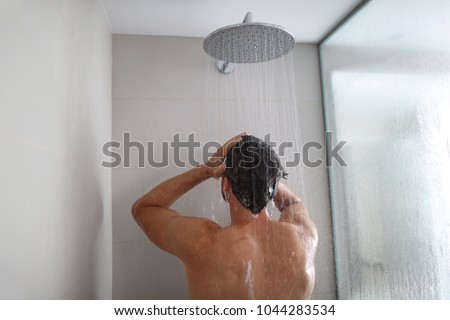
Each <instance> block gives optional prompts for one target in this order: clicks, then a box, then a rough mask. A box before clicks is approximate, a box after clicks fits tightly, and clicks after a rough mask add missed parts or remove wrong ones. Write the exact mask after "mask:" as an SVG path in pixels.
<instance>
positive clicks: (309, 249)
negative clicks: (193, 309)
mask: <svg viewBox="0 0 450 320" xmlns="http://www.w3.org/2000/svg"><path fill="white" fill-rule="evenodd" d="M211 239H212V241H211V242H209V243H204V244H203V245H202V246H201V247H200V248H199V252H198V253H199V254H198V255H196V256H193V257H192V258H191V259H188V261H185V262H184V264H185V268H186V274H187V278H188V282H189V288H190V295H191V298H193V299H308V298H309V297H310V295H311V292H312V288H313V285H314V252H315V242H316V239H315V238H314V235H313V234H311V232H310V231H307V230H305V229H304V228H302V227H300V226H296V225H293V224H289V223H286V222H278V221H274V220H271V219H270V218H269V217H268V216H267V215H264V216H258V218H256V219H255V221H254V222H250V223H248V224H247V225H245V226H239V227H236V226H229V227H226V228H218V229H217V231H215V232H214V233H212V237H211Z"/></svg>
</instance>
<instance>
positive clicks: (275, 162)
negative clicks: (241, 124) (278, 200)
mask: <svg viewBox="0 0 450 320" xmlns="http://www.w3.org/2000/svg"><path fill="white" fill-rule="evenodd" d="M225 176H226V177H227V178H228V180H229V181H230V184H231V190H232V191H233V194H234V196H235V197H236V198H237V199H238V200H239V202H240V203H241V204H242V206H243V207H244V208H246V209H248V210H250V211H251V212H252V213H253V214H258V213H260V212H261V210H263V209H264V208H265V207H266V206H267V203H268V202H269V201H270V200H272V199H273V198H274V196H275V194H276V192H277V190H278V182H279V180H280V178H284V179H286V178H287V173H286V172H285V171H284V168H283V166H282V165H281V161H280V158H279V157H278V155H277V154H276V153H275V151H274V150H273V149H272V147H271V146H270V145H269V144H267V143H266V142H264V141H263V140H261V139H259V138H257V137H254V136H251V135H247V136H242V140H241V141H240V142H239V143H238V144H237V145H236V146H234V147H233V148H232V149H231V150H230V151H229V152H228V154H227V157H226V170H225Z"/></svg>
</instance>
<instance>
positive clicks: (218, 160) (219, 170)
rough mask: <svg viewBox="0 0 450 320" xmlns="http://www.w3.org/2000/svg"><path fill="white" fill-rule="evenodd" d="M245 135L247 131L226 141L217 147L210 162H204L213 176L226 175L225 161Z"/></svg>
mask: <svg viewBox="0 0 450 320" xmlns="http://www.w3.org/2000/svg"><path fill="white" fill-rule="evenodd" d="M245 135H247V133H245V132H243V133H241V134H238V135H237V136H235V137H233V138H231V139H230V140H228V141H227V142H225V143H224V144H223V145H222V146H221V147H220V148H219V149H217V151H216V152H215V153H214V155H213V156H212V157H211V158H210V159H209V160H208V162H207V163H205V164H204V166H205V167H206V168H207V170H208V171H209V175H210V176H211V177H213V178H216V179H218V178H220V177H222V176H223V175H224V173H225V169H226V165H225V163H224V160H225V157H226V156H227V154H228V152H229V151H230V150H231V149H232V148H233V147H234V146H235V145H236V144H238V143H239V141H241V140H242V136H245Z"/></svg>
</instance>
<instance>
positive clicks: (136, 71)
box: [112, 35, 336, 299]
mask: <svg viewBox="0 0 450 320" xmlns="http://www.w3.org/2000/svg"><path fill="white" fill-rule="evenodd" d="M202 41H203V40H202V39H198V38H180V37H154V36H130V35H115V36H114V37H113V139H114V140H116V141H118V142H123V133H124V132H129V133H130V134H131V140H132V141H139V142H141V143H146V142H147V141H155V146H156V147H157V148H158V150H159V148H160V147H161V142H162V141H171V140H172V138H173V135H174V134H176V133H177V132H179V133H180V136H181V138H182V139H183V140H185V139H186V138H187V136H188V134H190V133H193V132H194V133H195V134H196V137H197V139H199V140H200V141H202V142H206V141H208V140H209V139H216V138H217V132H216V131H217V130H218V127H222V129H224V131H225V132H227V133H229V134H230V135H231V134H236V133H237V132H239V129H240V128H236V127H235V126H233V125H230V126H228V123H225V124H224V123H215V122H214V123H206V124H205V121H206V122H208V121H207V120H209V121H211V120H212V119H211V118H208V116H209V115H210V114H211V112H212V111H211V110H210V109H209V108H208V103H211V102H212V101H213V100H214V99H215V103H216V104H219V105H220V104H222V105H223V106H227V103H228V102H229V101H230V98H231V100H233V99H236V97H214V98H212V99H211V98H208V99H209V100H208V99H207V96H208V95H209V94H210V93H211V92H210V91H208V89H207V88H208V87H209V88H210V87H211V83H209V82H208V81H210V80H211V79H210V78H209V77H211V74H213V76H212V77H220V74H219V73H218V72H217V73H216V71H215V70H214V72H213V73H211V68H214V67H211V66H210V65H208V63H209V59H208V58H207V57H206V55H205V53H204V52H203V49H202ZM293 60H294V75H295V81H296V87H295V89H296V96H297V101H296V104H297V106H298V112H299V114H298V115H299V118H300V127H301V131H302V136H303V139H304V140H305V141H311V140H314V141H318V142H321V143H322V144H324V122H323V111H322V101H321V89H320V76H319V61H318V48H317V46H315V45H297V46H296V48H295V50H294V53H293ZM223 79H224V81H225V79H226V78H223ZM266 80H267V79H266ZM269 80H270V79H269ZM255 81H257V80H256V79H255ZM213 89H214V88H213ZM217 100H219V101H217ZM271 102H272V101H271ZM273 102H274V103H275V100H274V101H273ZM231 104H233V102H231ZM224 112H226V111H224ZM214 119H216V118H214ZM215 121H216V120H215ZM219 122H220V121H219ZM226 138H228V137H226ZM221 139H224V137H221ZM222 142H223V141H222ZM122 151H123V150H121V154H122V155H123V152H122ZM156 153H157V156H156V160H160V159H161V152H160V151H157V152H156ZM136 155H137V149H136V148H134V149H133V150H132V161H131V167H130V168H124V167H123V166H121V167H119V168H115V169H113V174H112V192H113V298H114V299H185V298H187V297H188V291H187V284H186V280H185V276H184V270H183V266H182V264H181V262H180V261H178V260H177V258H174V257H172V256H170V255H169V254H167V253H165V252H163V251H161V250H160V249H159V248H157V247H156V246H154V245H153V244H152V243H151V242H149V240H148V239H147V238H146V237H145V235H144V234H143V233H142V231H141V230H140V229H139V228H138V226H137V225H136V223H135V222H134V221H133V220H132V217H131V214H130V209H131V205H132V203H133V201H134V200H136V199H137V198H138V197H139V196H141V195H142V194H143V193H145V192H147V191H148V190H149V189H151V188H152V187H153V186H155V185H156V184H158V183H159V182H161V181H163V180H165V179H167V178H169V177H171V176H173V175H175V174H178V173H181V172H183V171H185V170H186V169H180V168H176V167H175V166H174V165H170V166H169V167H168V168H161V169H155V168H149V167H148V165H147V168H143V169H139V168H137V159H136ZM319 156H320V157H321V158H322V159H323V158H324V153H323V152H321V153H319ZM307 176H308V181H309V188H308V208H309V211H310V214H311V216H312V218H313V219H314V221H315V222H316V224H317V226H318V230H319V236H320V240H319V248H318V253H317V256H316V274H317V275H316V286H315V289H314V293H313V298H316V299H333V298H335V297H336V293H335V292H336V285H335V271H334V258H333V248H332V235H331V215H330V208H329V193H328V180H327V171H326V168H325V167H324V166H320V167H318V168H315V169H309V170H308V171H307ZM219 198H220V197H219V188H218V186H217V183H216V182H215V181H213V180H211V181H208V182H205V183H203V184H201V185H200V186H198V187H197V188H196V189H194V190H192V191H190V192H189V193H188V194H186V195H185V196H183V197H182V198H181V199H180V200H179V201H177V202H176V204H175V208H176V209H178V210H179V211H181V212H183V213H185V214H189V215H200V216H202V215H203V216H206V217H209V218H211V219H216V220H217V221H218V222H219V223H221V224H226V222H227V220H228V219H227V211H226V206H225V205H224V203H221V202H220V201H219ZM211 212H214V214H211Z"/></svg>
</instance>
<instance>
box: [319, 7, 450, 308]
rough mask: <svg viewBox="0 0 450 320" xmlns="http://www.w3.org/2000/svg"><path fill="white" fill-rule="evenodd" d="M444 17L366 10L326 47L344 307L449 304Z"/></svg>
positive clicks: (420, 10)
mask: <svg viewBox="0 0 450 320" xmlns="http://www.w3.org/2000/svg"><path fill="white" fill-rule="evenodd" d="M449 17H450V1H448V0H395V1H392V0H373V1H371V2H369V3H368V4H367V5H366V6H365V7H364V8H363V9H361V10H360V11H359V12H358V13H357V14H356V15H355V16H354V17H353V18H352V19H350V20H349V21H348V22H347V23H346V24H345V25H344V26H343V27H341V28H340V29H338V30H337V31H336V32H335V33H334V34H333V35H332V36H331V37H329V38H328V39H327V41H325V42H324V43H323V44H322V45H321V48H320V52H321V61H322V76H323V84H324V98H325V111H326V124H327V130H328V131H332V132H333V133H334V136H333V140H334V144H336V143H337V142H338V141H348V142H347V143H346V145H345V146H344V147H343V148H342V149H341V151H340V152H339V153H340V155H341V156H342V158H343V159H344V160H345V162H346V163H347V166H340V165H339V164H338V163H337V162H333V166H332V167H331V168H330V180H331V189H332V190H331V192H332V205H333V221H334V233H335V242H336V243H335V246H336V247H335V250H336V267H337V279H338V291H339V292H338V294H339V298H341V299H450V18H449Z"/></svg>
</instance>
